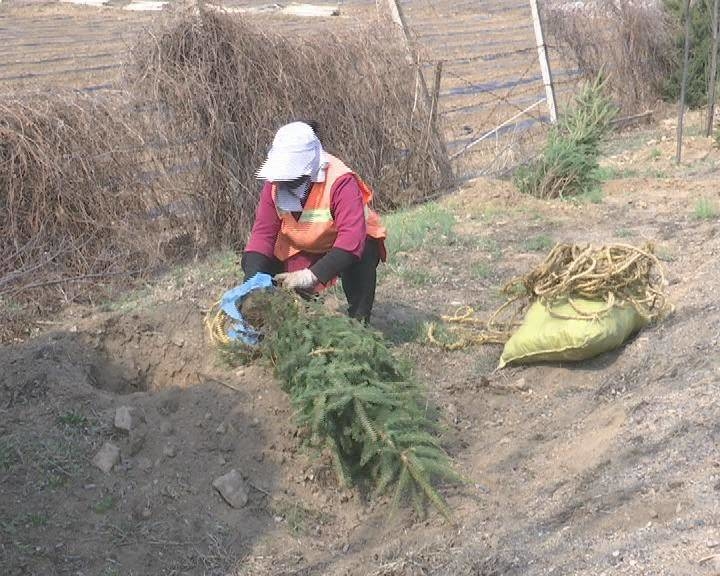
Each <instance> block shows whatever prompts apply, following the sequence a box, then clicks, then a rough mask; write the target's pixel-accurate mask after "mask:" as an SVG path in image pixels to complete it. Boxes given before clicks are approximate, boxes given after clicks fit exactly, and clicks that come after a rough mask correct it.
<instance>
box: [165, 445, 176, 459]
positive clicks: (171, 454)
mask: <svg viewBox="0 0 720 576" xmlns="http://www.w3.org/2000/svg"><path fill="white" fill-rule="evenodd" d="M176 455H177V450H175V446H173V445H172V444H168V445H167V446H165V448H163V456H165V457H166V458H175V456H176Z"/></svg>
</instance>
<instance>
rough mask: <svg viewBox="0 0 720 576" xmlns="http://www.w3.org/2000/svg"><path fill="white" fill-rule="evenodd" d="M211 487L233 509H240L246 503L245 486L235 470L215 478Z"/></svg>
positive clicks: (246, 491)
mask: <svg viewBox="0 0 720 576" xmlns="http://www.w3.org/2000/svg"><path fill="white" fill-rule="evenodd" d="M212 485H213V488H215V489H216V490H217V491H218V492H219V493H220V496H222V497H223V499H224V500H225V502H227V503H228V504H230V506H232V507H233V508H242V507H243V506H245V505H246V504H247V503H248V490H247V486H245V482H244V481H243V479H242V476H241V475H240V473H239V472H238V471H237V470H235V469H233V470H230V472H228V473H227V474H225V475H224V476H220V477H218V478H215V480H214V481H213V483H212Z"/></svg>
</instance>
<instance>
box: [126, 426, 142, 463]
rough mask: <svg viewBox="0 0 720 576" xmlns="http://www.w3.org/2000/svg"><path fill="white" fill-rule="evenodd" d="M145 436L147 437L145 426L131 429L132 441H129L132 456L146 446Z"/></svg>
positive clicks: (129, 450)
mask: <svg viewBox="0 0 720 576" xmlns="http://www.w3.org/2000/svg"><path fill="white" fill-rule="evenodd" d="M145 438H147V430H146V429H145V427H144V426H141V427H138V428H134V429H133V430H131V431H130V442H129V443H128V452H129V453H130V456H135V455H136V454H138V453H139V452H140V450H142V449H143V446H145Z"/></svg>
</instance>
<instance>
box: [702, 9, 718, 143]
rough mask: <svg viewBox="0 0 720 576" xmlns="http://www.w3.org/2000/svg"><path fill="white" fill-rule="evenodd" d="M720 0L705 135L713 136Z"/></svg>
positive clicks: (715, 15) (714, 24)
mask: <svg viewBox="0 0 720 576" xmlns="http://www.w3.org/2000/svg"><path fill="white" fill-rule="evenodd" d="M719 27H720V0H715V6H714V8H713V14H712V42H711V43H710V46H711V48H710V50H711V52H710V81H709V82H710V83H709V84H708V111H707V126H706V127H705V135H706V136H712V133H713V120H715V89H716V88H717V57H718V36H720V29H719Z"/></svg>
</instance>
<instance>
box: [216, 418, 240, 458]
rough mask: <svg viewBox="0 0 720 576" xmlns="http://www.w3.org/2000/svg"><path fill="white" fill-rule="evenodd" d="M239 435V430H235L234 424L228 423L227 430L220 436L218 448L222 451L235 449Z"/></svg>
mask: <svg viewBox="0 0 720 576" xmlns="http://www.w3.org/2000/svg"><path fill="white" fill-rule="evenodd" d="M236 437H237V432H236V431H235V428H233V427H232V425H230V424H227V425H226V426H225V432H224V434H223V435H222V436H221V437H220V440H219V441H218V448H219V449H220V451H221V452H232V451H233V450H235V439H236Z"/></svg>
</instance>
